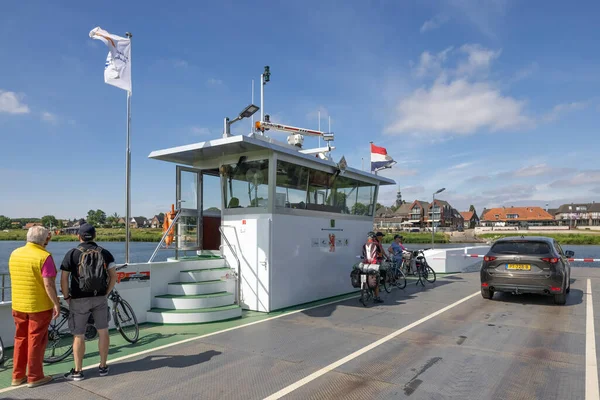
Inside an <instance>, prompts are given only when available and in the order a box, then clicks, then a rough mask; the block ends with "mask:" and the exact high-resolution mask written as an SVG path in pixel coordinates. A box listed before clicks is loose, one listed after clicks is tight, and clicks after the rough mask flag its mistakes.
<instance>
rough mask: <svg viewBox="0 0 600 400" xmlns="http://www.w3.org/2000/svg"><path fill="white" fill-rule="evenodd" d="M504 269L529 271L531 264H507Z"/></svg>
mask: <svg viewBox="0 0 600 400" xmlns="http://www.w3.org/2000/svg"><path fill="white" fill-rule="evenodd" d="M506 269H518V270H521V271H530V270H531V265H529V264H507V265H506Z"/></svg>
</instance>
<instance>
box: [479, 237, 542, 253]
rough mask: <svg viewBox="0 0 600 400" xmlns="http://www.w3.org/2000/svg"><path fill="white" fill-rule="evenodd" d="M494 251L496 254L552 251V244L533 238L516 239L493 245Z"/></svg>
mask: <svg viewBox="0 0 600 400" xmlns="http://www.w3.org/2000/svg"><path fill="white" fill-rule="evenodd" d="M491 252H492V253H496V254H535V255H538V254H540V255H543V254H548V253H550V246H549V245H548V243H546V242H536V241H532V240H521V241H519V240H514V241H502V242H497V243H495V244H494V245H493V246H492V249H491Z"/></svg>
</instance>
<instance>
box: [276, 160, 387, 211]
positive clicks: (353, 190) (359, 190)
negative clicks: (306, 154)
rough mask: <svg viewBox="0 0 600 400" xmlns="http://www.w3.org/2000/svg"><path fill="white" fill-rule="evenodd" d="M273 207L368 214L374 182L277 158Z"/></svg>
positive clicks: (373, 196) (371, 204)
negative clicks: (366, 181) (369, 182)
mask: <svg viewBox="0 0 600 400" xmlns="http://www.w3.org/2000/svg"><path fill="white" fill-rule="evenodd" d="M275 192H276V195H275V196H276V198H275V208H279V209H282V208H292V209H301V210H311V211H323V212H331V213H338V214H352V215H366V216H372V215H373V212H374V208H375V207H374V199H375V185H370V184H368V183H365V182H360V181H357V180H354V179H350V178H347V177H344V176H341V175H335V174H333V173H328V172H324V171H320V170H315V169H311V168H308V167H304V166H301V165H297V164H293V163H290V162H286V161H281V160H278V161H277V178H276V188H275Z"/></svg>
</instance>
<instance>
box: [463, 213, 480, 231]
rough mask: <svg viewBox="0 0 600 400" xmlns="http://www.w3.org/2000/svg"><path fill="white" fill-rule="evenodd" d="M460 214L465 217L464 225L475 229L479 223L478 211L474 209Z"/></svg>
mask: <svg viewBox="0 0 600 400" xmlns="http://www.w3.org/2000/svg"><path fill="white" fill-rule="evenodd" d="M460 215H462V217H463V220H464V226H465V228H466V229H473V228H475V227H476V226H477V225H479V217H478V216H477V213H475V212H473V211H462V212H461V213H460Z"/></svg>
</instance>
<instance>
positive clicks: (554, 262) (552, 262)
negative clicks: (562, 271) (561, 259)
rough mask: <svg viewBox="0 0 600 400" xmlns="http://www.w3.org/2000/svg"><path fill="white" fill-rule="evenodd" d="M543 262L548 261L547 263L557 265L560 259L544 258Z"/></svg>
mask: <svg viewBox="0 0 600 400" xmlns="http://www.w3.org/2000/svg"><path fill="white" fill-rule="evenodd" d="M542 261H546V262H547V263H550V264H556V263H557V262H558V258H555V257H552V258H548V257H547V258H542Z"/></svg>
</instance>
